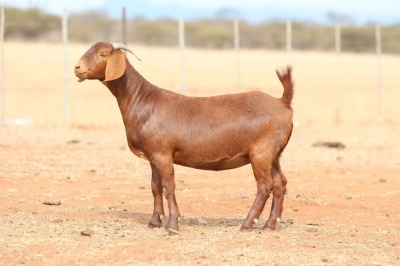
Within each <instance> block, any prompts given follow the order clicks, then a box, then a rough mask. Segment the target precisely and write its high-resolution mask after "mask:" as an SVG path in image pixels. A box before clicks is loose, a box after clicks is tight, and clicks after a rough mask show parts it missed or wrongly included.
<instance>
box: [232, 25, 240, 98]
mask: <svg viewBox="0 0 400 266" xmlns="http://www.w3.org/2000/svg"><path fill="white" fill-rule="evenodd" d="M233 35H234V47H235V51H236V66H237V68H236V70H237V73H236V74H237V90H238V92H240V91H241V90H242V80H241V77H240V53H239V51H240V33H239V19H238V18H236V19H235V20H234V21H233Z"/></svg>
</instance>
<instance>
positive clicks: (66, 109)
mask: <svg viewBox="0 0 400 266" xmlns="http://www.w3.org/2000/svg"><path fill="white" fill-rule="evenodd" d="M62 40H63V43H64V70H65V73H64V76H65V90H64V116H65V122H66V123H67V124H68V125H69V124H70V121H71V118H70V110H69V66H68V13H67V9H66V8H64V13H63V17H62Z"/></svg>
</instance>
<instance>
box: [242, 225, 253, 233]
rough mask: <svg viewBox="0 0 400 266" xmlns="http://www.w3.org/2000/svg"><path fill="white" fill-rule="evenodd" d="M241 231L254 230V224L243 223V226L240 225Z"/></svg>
mask: <svg viewBox="0 0 400 266" xmlns="http://www.w3.org/2000/svg"><path fill="white" fill-rule="evenodd" d="M240 231H242V232H251V231H253V226H251V225H250V226H246V225H244V224H242V226H241V227H240Z"/></svg>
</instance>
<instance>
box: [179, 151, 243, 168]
mask: <svg viewBox="0 0 400 266" xmlns="http://www.w3.org/2000/svg"><path fill="white" fill-rule="evenodd" d="M174 163H175V164H179V165H182V166H186V167H191V168H196V169H201V170H214V171H221V170H228V169H234V168H238V167H241V166H243V165H246V164H248V163H250V161H249V157H248V156H247V155H244V154H238V155H235V156H232V157H228V156H227V157H223V158H208V157H207V156H204V157H201V158H197V157H192V156H186V155H185V154H183V153H181V152H175V153H174Z"/></svg>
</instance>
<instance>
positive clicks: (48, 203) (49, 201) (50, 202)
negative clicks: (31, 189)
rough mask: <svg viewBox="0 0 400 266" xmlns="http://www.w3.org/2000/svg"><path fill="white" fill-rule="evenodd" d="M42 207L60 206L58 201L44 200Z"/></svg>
mask: <svg viewBox="0 0 400 266" xmlns="http://www.w3.org/2000/svg"><path fill="white" fill-rule="evenodd" d="M43 204H44V205H49V206H59V205H61V201H59V200H46V201H44V202H43Z"/></svg>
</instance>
